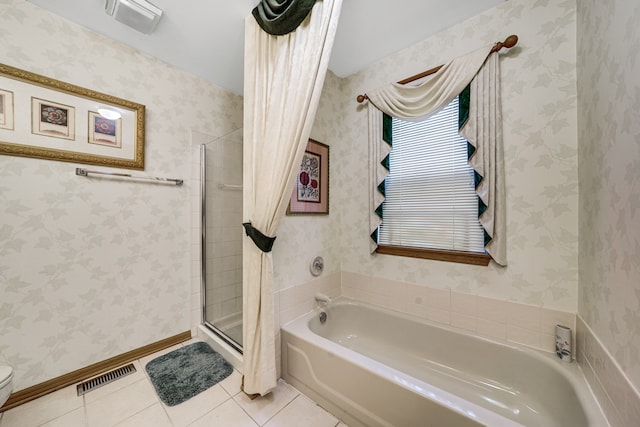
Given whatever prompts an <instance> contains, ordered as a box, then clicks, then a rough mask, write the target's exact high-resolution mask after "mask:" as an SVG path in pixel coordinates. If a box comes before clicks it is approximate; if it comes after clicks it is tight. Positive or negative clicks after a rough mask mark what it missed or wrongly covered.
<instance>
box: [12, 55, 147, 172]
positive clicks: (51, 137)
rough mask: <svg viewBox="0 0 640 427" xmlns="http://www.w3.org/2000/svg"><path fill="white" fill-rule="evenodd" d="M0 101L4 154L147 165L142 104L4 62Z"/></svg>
mask: <svg viewBox="0 0 640 427" xmlns="http://www.w3.org/2000/svg"><path fill="white" fill-rule="evenodd" d="M0 102H2V108H0V111H1V114H0V119H2V120H0V122H1V123H0V154H3V155H10V156H20V157H33V158H38V159H48V160H57V161H63V162H73V163H83V164H91V165H100V166H108V167H116V168H125V169H138V170H144V157H145V106H144V105H142V104H138V103H136V102H132V101H127V100H125V99H121V98H117V97H115V96H111V95H107V94H104V93H101V92H97V91H94V90H90V89H85V88H83V87H80V86H76V85H73V84H70V83H65V82H62V81H60V80H55V79H52V78H49V77H45V76H42V75H39V74H35V73H31V72H29V71H25V70H21V69H19V68H15V67H11V66H9V65H4V64H0ZM109 113H111V114H113V113H116V114H117V116H116V117H114V116H111V115H110V114H109ZM103 116H104V117H103ZM2 123H4V124H3V125H2Z"/></svg>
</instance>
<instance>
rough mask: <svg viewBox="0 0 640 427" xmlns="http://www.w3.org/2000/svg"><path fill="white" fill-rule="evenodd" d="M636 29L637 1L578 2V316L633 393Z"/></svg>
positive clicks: (639, 281)
mask: <svg viewBox="0 0 640 427" xmlns="http://www.w3.org/2000/svg"><path fill="white" fill-rule="evenodd" d="M639 27H640V4H639V3H638V2H637V1H632V0H612V1H608V2H599V1H594V0H581V1H579V2H578V43H577V47H578V50H577V54H578V64H577V69H578V94H579V95H578V107H579V108H578V125H579V133H578V158H579V172H580V175H579V178H580V216H579V218H580V222H579V225H580V259H579V266H580V270H579V275H580V300H579V311H578V314H579V315H580V316H581V317H582V319H584V322H585V323H586V324H587V325H588V326H589V327H590V328H591V329H592V330H593V332H594V333H595V335H596V336H597V337H598V338H599V339H600V340H601V342H602V344H603V345H604V346H605V348H607V350H608V351H609V353H610V354H611V355H612V356H613V358H614V359H615V361H616V362H617V363H618V364H619V366H620V368H621V369H622V370H623V371H624V372H625V374H626V375H627V377H628V378H629V379H630V380H631V382H632V383H633V384H634V385H635V387H636V390H638V389H640V120H639V117H638V114H639V112H640V80H639V79H638V75H640V47H639V46H640V31H639V30H638V28H639ZM636 421H637V419H636Z"/></svg>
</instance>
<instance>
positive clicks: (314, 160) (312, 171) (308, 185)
mask: <svg viewBox="0 0 640 427" xmlns="http://www.w3.org/2000/svg"><path fill="white" fill-rule="evenodd" d="M328 213H329V146H328V145H325V144H323V143H321V142H318V141H314V140H312V139H310V140H309V142H308V143H307V148H306V150H305V152H304V155H303V156H302V162H301V163H300V170H299V171H298V174H297V176H296V182H295V184H294V187H293V191H292V192H291V200H290V202H289V208H288V209H287V215H315V214H320V215H327V214H328Z"/></svg>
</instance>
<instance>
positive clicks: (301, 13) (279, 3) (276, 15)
mask: <svg viewBox="0 0 640 427" xmlns="http://www.w3.org/2000/svg"><path fill="white" fill-rule="evenodd" d="M315 2H316V0H261V1H260V3H258V5H257V6H256V7H255V8H254V9H253V11H252V12H251V13H252V14H253V17H254V18H255V19H256V22H257V23H258V25H260V28H262V29H263V30H264V31H265V32H266V33H268V34H271V35H272V36H282V35H284V34H288V33H290V32H291V31H294V30H295V29H296V28H298V26H299V25H300V24H301V23H302V21H304V19H305V18H306V17H307V15H309V12H311V9H312V8H313V5H314V4H315Z"/></svg>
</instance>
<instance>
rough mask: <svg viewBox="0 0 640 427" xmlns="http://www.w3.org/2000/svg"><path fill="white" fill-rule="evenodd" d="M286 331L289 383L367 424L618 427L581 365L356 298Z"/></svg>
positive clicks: (355, 423)
mask: <svg viewBox="0 0 640 427" xmlns="http://www.w3.org/2000/svg"><path fill="white" fill-rule="evenodd" d="M325 311H326V313H327V321H326V322H325V323H324V324H321V323H320V321H319V315H318V314H319V310H317V311H315V312H312V313H309V314H307V315H305V316H302V317H300V318H298V319H296V320H294V321H292V322H290V323H288V324H287V325H285V326H283V327H282V362H283V370H282V371H283V372H282V373H283V376H284V378H285V379H286V381H287V382H289V383H290V384H292V385H293V386H295V387H297V388H298V389H300V390H301V391H302V392H304V393H305V394H307V395H308V396H309V397H311V398H312V399H314V400H316V402H318V403H319V404H320V405H322V406H323V407H325V408H326V409H327V410H329V411H330V412H332V413H333V414H334V415H336V416H337V417H338V418H340V419H342V420H343V421H344V422H346V423H347V424H348V425H349V426H350V427H357V426H369V427H373V426H396V427H404V426H406V427H426V426H433V427H449V426H451V427H465V426H491V427H495V426H509V427H512V426H540V427H554V426H558V427H600V426H608V424H607V422H606V420H605V418H604V417H603V416H602V413H601V411H600V409H599V406H598V404H597V403H596V401H595V399H594V398H593V396H592V394H591V392H590V391H589V389H588V387H587V385H586V382H585V381H584V378H583V376H582V373H581V371H580V369H579V367H578V366H577V364H576V363H571V364H568V363H565V362H561V361H560V360H559V359H557V358H556V357H555V355H553V354H550V353H544V352H539V351H536V350H533V349H528V348H525V347H520V346H516V345H510V344H505V343H499V342H496V341H492V340H488V339H483V338H480V337H477V336H473V335H470V334H465V333H461V332H458V331H456V330H453V329H452V328H446V327H442V326H436V325H435V324H432V323H429V322H425V321H421V320H420V319H417V318H414V317H412V316H405V315H402V314H400V313H395V312H392V311H387V310H384V309H381V308H377V307H373V306H370V305H367V304H364V303H360V302H355V301H353V300H349V299H346V298H340V299H338V300H336V301H334V302H333V303H332V304H331V306H330V307H329V308H328V309H327V310H325Z"/></svg>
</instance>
